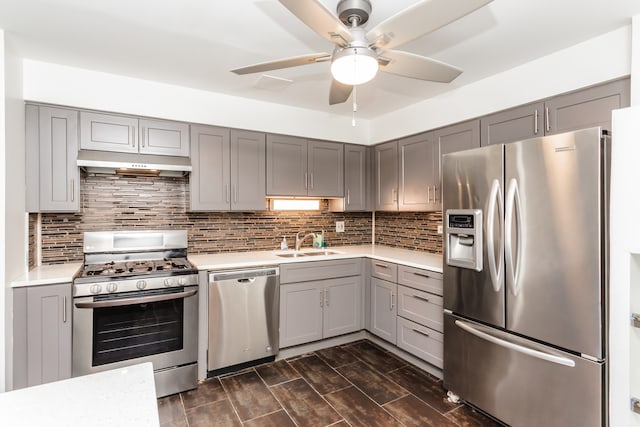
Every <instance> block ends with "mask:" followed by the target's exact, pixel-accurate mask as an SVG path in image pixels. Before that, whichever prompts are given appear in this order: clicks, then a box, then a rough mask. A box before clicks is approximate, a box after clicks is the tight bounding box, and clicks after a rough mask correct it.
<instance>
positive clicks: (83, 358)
mask: <svg viewBox="0 0 640 427" xmlns="http://www.w3.org/2000/svg"><path fill="white" fill-rule="evenodd" d="M197 359H198V271H197V269H195V268H194V267H193V265H191V263H190V262H189V261H188V260H187V232H186V231H175V230H161V231H117V232H86V233H84V266H83V268H82V270H81V271H80V273H79V274H78V275H77V277H76V278H75V279H74V281H73V375H74V376H77V375H85V374H90V373H94V372H99V371H105V370H108V369H113V368H121V367H125V366H128V365H132V364H135V363H141V362H152V363H153V369H154V376H155V381H156V394H157V396H158V397H161V396H167V395H169V394H174V393H178V392H181V391H184V390H189V389H192V388H195V387H196V386H197Z"/></svg>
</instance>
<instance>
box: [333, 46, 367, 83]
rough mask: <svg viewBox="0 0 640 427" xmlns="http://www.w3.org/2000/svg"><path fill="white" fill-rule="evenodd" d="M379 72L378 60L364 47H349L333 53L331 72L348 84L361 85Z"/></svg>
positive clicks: (338, 79) (341, 81) (337, 78)
mask: <svg viewBox="0 0 640 427" xmlns="http://www.w3.org/2000/svg"><path fill="white" fill-rule="evenodd" d="M377 72H378V60H377V58H376V56H375V54H374V53H373V52H371V51H370V50H369V49H367V48H364V47H347V48H344V49H341V50H339V51H338V52H336V53H335V54H334V55H333V60H332V62H331V74H332V75H333V78H334V79H336V80H337V81H339V82H340V83H343V84H346V85H351V86H355V85H360V84H362V83H366V82H368V81H369V80H371V79H373V78H374V77H375V76H376V73H377Z"/></svg>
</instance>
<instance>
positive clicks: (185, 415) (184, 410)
mask: <svg viewBox="0 0 640 427" xmlns="http://www.w3.org/2000/svg"><path fill="white" fill-rule="evenodd" d="M178 396H179V397H180V407H181V408H182V416H183V418H184V421H185V422H186V423H187V427H189V418H187V408H186V407H185V406H184V398H183V397H182V393H179V394H178Z"/></svg>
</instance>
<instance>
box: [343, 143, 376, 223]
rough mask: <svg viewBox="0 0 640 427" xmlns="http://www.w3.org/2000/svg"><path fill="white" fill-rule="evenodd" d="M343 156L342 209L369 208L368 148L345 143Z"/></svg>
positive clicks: (356, 209)
mask: <svg viewBox="0 0 640 427" xmlns="http://www.w3.org/2000/svg"><path fill="white" fill-rule="evenodd" d="M344 158H345V161H344V192H345V195H344V198H345V200H344V210H345V211H365V210H368V209H370V197H369V192H370V186H369V174H370V165H369V148H368V147H364V146H362V145H349V144H345V146H344Z"/></svg>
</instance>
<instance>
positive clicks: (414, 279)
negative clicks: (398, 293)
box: [398, 265, 442, 296]
mask: <svg viewBox="0 0 640 427" xmlns="http://www.w3.org/2000/svg"><path fill="white" fill-rule="evenodd" d="M398 284H399V285H405V286H409V287H411V288H415V289H420V290H421V291H425V292H431V293H432V294H436V295H440V296H442V273H436V272H434V271H429V270H423V269H421V268H414V267H407V266H406V265H399V266H398Z"/></svg>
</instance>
